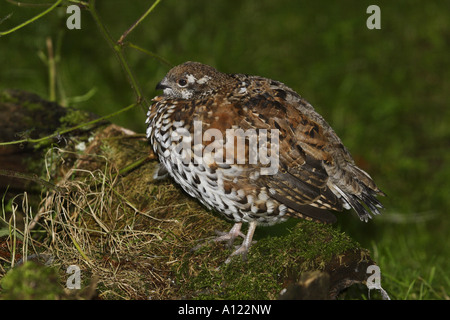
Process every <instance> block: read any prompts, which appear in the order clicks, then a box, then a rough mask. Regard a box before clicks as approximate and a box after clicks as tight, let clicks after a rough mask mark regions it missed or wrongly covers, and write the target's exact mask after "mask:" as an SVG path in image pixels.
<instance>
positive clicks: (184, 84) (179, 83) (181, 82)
mask: <svg viewBox="0 0 450 320" xmlns="http://www.w3.org/2000/svg"><path fill="white" fill-rule="evenodd" d="M178 85H179V86H180V87H185V86H186V85H187V81H186V79H180V80H178Z"/></svg>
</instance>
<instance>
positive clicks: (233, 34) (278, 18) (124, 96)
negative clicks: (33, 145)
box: [0, 0, 450, 299]
mask: <svg viewBox="0 0 450 320" xmlns="http://www.w3.org/2000/svg"><path fill="white" fill-rule="evenodd" d="M29 2H34V3H37V1H31V0H30V1H29ZM43 2H47V3H48V2H49V1H48V0H47V1H44V0H43ZM152 3H153V1H137V0H134V1H125V0H122V1H119V0H107V1H106V0H103V1H101V0H98V1H97V8H98V11H99V14H100V16H101V18H102V20H103V21H104V23H105V25H106V26H107V28H108V29H109V32H110V34H111V35H112V37H113V38H114V39H119V37H120V35H121V34H122V33H123V32H124V31H125V30H126V29H128V27H129V26H130V25H131V24H132V23H133V22H134V21H136V20H137V18H139V17H140V15H142V14H143V13H144V12H145V11H146V10H147V9H148V8H149V7H150V5H151V4H152ZM65 4H67V3H65ZM371 4H376V5H378V6H379V7H380V9H381V30H369V29H368V28H367V27H366V20H367V19H368V17H369V14H367V13H366V9H367V7H368V6H369V5H371ZM45 8H47V7H18V6H16V5H13V4H12V3H10V2H8V1H6V0H0V20H2V19H3V20H2V22H1V23H0V30H1V31H5V30H8V29H10V28H12V27H14V26H16V25H18V24H20V23H21V22H23V21H25V20H27V19H29V18H31V17H33V16H34V15H36V14H38V13H39V12H42V11H43V10H44V9H45ZM11 13H12V15H11V16H9V18H7V19H4V18H5V17H7V16H8V15H9V14H11ZM67 17H68V15H67V14H66V13H65V7H64V8H58V9H57V10H55V11H53V12H51V13H50V14H48V15H46V16H44V17H43V18H41V19H39V20H37V21H35V22H34V23H32V24H30V25H28V26H26V27H24V28H22V29H20V30H18V31H16V32H14V33H12V34H9V35H6V36H3V37H0V90H3V89H5V88H18V89H24V90H29V91H32V92H35V93H38V94H39V95H41V96H42V97H44V98H48V97H49V81H48V74H49V72H48V67H47V65H46V63H45V58H44V57H45V56H47V45H46V41H47V40H46V39H47V38H50V39H51V40H52V44H53V47H54V50H55V54H56V57H57V58H58V60H57V70H56V71H57V73H56V74H57V100H58V101H59V102H61V103H64V104H71V105H74V106H76V107H77V108H81V109H84V110H89V111H92V112H95V113H97V114H99V115H107V114H109V113H112V112H114V111H117V110H119V109H121V108H123V107H125V106H127V105H129V104H131V103H133V102H134V101H135V97H134V94H133V91H132V89H131V87H130V85H129V83H128V82H127V78H126V76H125V75H124V73H123V72H122V69H121V66H120V64H119V63H118V61H117V59H116V58H115V56H114V54H113V51H112V50H111V48H110V47H109V46H108V45H107V43H106V42H105V40H104V38H103V37H102V35H101V33H100V32H99V30H98V28H97V26H96V24H95V22H94V21H93V20H92V17H91V16H90V14H89V12H87V11H82V13H81V30H68V29H67V28H66V19H67ZM127 41H130V42H132V43H134V44H136V45H138V46H140V47H142V48H145V49H146V50H149V51H151V52H153V53H154V54H157V55H159V56H161V57H163V58H164V59H166V60H168V61H170V62H171V63H172V64H174V65H175V64H179V63H182V62H184V61H187V60H193V61H200V62H203V63H207V64H210V65H212V66H214V67H216V68H217V69H219V70H221V71H223V72H229V73H248V74H257V75H261V76H265V77H269V78H273V79H276V80H280V81H282V82H284V83H285V84H287V85H288V86H290V87H292V88H293V89H294V90H296V91H297V92H298V93H300V94H301V95H302V96H303V97H305V98H306V99H307V100H308V101H309V102H310V103H311V104H312V105H314V106H315V108H316V110H317V111H318V112H319V113H321V114H322V115H323V116H324V118H325V119H326V120H327V121H328V122H329V123H330V125H332V127H333V128H334V129H335V131H336V132H337V133H338V135H339V136H340V137H341V139H342V140H343V142H344V144H345V145H346V146H347V147H348V149H349V150H350V151H351V153H352V154H353V156H354V158H355V160H356V162H357V163H358V164H359V165H360V166H361V167H362V168H363V169H365V170H367V171H368V172H369V173H370V174H371V175H372V177H373V178H374V179H375V181H376V183H377V184H378V185H379V186H380V187H381V188H382V189H383V191H384V192H385V193H386V194H387V195H388V197H386V198H383V199H381V200H382V202H383V203H384V204H385V206H386V210H385V211H384V212H383V214H382V215H381V216H378V217H376V218H375V219H374V220H372V221H370V222H369V223H367V224H365V223H362V222H360V221H359V220H358V219H356V218H355V215H354V214H353V213H341V214H338V216H339V222H338V225H337V226H336V227H337V228H340V229H341V230H342V231H343V232H346V233H348V234H350V235H351V236H352V237H353V238H355V239H356V240H357V241H359V242H360V243H361V244H362V245H363V246H364V247H366V248H368V249H370V251H371V254H372V257H373V258H374V260H375V261H377V262H378V264H379V265H380V268H381V276H382V280H381V284H382V286H383V287H384V289H385V290H386V291H387V292H388V293H389V295H390V296H391V298H393V299H449V295H450V272H449V270H450V267H449V265H450V259H449V257H450V249H449V247H450V237H449V226H450V222H449V219H448V218H447V217H448V213H449V208H450V196H449V193H450V166H449V163H450V152H449V149H450V105H449V101H450V54H449V52H450V2H449V1H395V2H394V1H370V2H369V1H313V0H303V1H273V0H258V1H256V0H253V1H251V0H247V1H237V0H213V1H212V0H192V1H175V0H163V1H161V3H160V4H159V5H158V6H157V7H156V9H155V10H154V11H153V12H152V13H151V14H150V15H149V16H148V17H147V19H146V20H144V21H143V23H142V24H140V25H139V26H138V27H137V29H135V30H134V31H133V32H132V33H131V34H130V35H129V36H128V37H127ZM125 54H126V58H127V61H128V63H129V65H130V67H131V69H132V71H133V73H134V75H135V77H136V78H137V79H138V81H139V84H140V86H141V89H142V92H143V93H144V95H145V96H146V97H147V98H148V99H150V98H151V97H153V96H154V95H155V94H156V92H155V91H154V87H155V85H156V83H157V82H158V81H159V80H160V79H161V78H162V77H163V76H164V74H165V73H166V72H167V71H168V70H169V66H167V65H166V64H164V63H162V62H161V61H159V60H158V59H154V58H152V57H150V56H148V55H146V54H144V53H142V52H140V51H137V50H134V49H132V48H126V49H125ZM88 93H89V94H88ZM92 93H93V94H92ZM86 94H87V95H86ZM112 121H113V122H115V123H117V124H120V125H122V126H125V127H127V128H130V129H133V130H135V131H136V132H139V133H143V132H145V125H144V121H145V111H144V110H142V109H140V108H135V109H134V110H133V111H131V112H128V113H126V114H123V115H121V116H119V117H116V118H113V119H112ZM265 232H268V231H265V229H263V228H260V229H258V231H257V233H260V236H261V235H263V234H264V233H265Z"/></svg>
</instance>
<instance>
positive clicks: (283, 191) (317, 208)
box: [240, 81, 382, 222]
mask: <svg viewBox="0 0 450 320" xmlns="http://www.w3.org/2000/svg"><path fill="white" fill-rule="evenodd" d="M249 90H250V89H249ZM262 92H264V93H261V94H258V95H253V96H251V97H250V98H249V99H247V100H246V101H245V102H243V103H242V106H240V107H245V108H247V109H248V110H249V112H248V113H247V114H248V116H247V117H245V118H244V119H243V120H242V121H241V123H240V127H243V128H246V127H249V128H250V127H253V128H255V127H256V128H267V127H270V128H271V129H278V130H279V131H278V132H279V166H278V169H279V170H278V172H277V173H275V174H273V175H267V176H261V177H260V178H259V179H258V181H257V182H256V183H258V184H259V185H260V186H261V187H262V186H265V187H267V188H268V189H269V191H270V194H271V197H272V198H273V199H275V200H277V201H278V202H281V203H283V204H284V205H286V206H287V207H288V208H289V209H290V211H289V212H290V213H291V215H300V216H302V217H309V218H311V219H315V220H320V221H324V222H333V221H335V216H334V215H333V214H332V213H330V212H328V211H327V210H337V211H341V210H342V209H343V208H347V209H348V208H350V207H353V208H354V209H355V211H356V212H357V213H358V215H359V216H360V218H361V219H363V220H367V218H368V217H370V214H369V212H368V211H367V210H366V208H365V207H364V206H363V205H362V203H364V204H365V205H367V206H368V207H369V208H370V210H371V211H372V212H373V213H375V214H377V213H379V212H378V210H377V208H381V207H382V206H381V203H380V202H379V201H378V200H377V199H376V198H375V195H376V194H382V193H381V191H380V190H379V189H378V188H377V187H376V186H375V184H374V183H373V181H372V180H371V178H370V177H369V176H368V175H367V174H366V173H365V172H364V171H362V170H361V169H359V168H358V167H356V165H355V164H354V161H353V159H352V158H351V156H350V153H349V152H348V151H347V150H346V148H345V147H344V146H343V144H342V143H341V141H340V139H339V138H338V137H337V135H336V134H335V133H334V131H333V130H332V128H331V127H330V126H329V125H328V124H327V123H326V122H325V120H323V118H322V117H321V116H320V115H319V114H317V113H316V112H315V111H314V109H313V107H312V106H311V105H310V104H309V103H307V102H306V101H305V100H303V99H302V98H301V97H300V96H298V94H296V93H295V92H294V91H292V90H290V89H289V88H287V87H286V86H284V85H282V84H280V83H277V82H274V81H271V82H270V84H269V83H268V82H267V84H266V87H265V88H264V90H262Z"/></svg>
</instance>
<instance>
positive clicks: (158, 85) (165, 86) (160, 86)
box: [155, 79, 169, 90]
mask: <svg viewBox="0 0 450 320" xmlns="http://www.w3.org/2000/svg"><path fill="white" fill-rule="evenodd" d="M164 80H165V79H162V80H161V81H160V82H159V83H158V84H157V85H156V88H155V89H156V90H164V89H166V88H168V87H169V86H168V85H166V84H165V81H164Z"/></svg>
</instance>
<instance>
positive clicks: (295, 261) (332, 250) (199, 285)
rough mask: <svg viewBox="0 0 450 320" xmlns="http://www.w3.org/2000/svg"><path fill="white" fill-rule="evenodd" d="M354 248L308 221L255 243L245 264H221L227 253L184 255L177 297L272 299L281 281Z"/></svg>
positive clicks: (212, 249)
mask: <svg viewBox="0 0 450 320" xmlns="http://www.w3.org/2000/svg"><path fill="white" fill-rule="evenodd" d="M357 248H358V244H357V243H356V242H354V241H352V240H351V239H350V238H349V237H348V236H346V235H345V234H343V233H340V232H338V231H336V230H335V229H333V227H332V226H327V225H322V224H319V223H314V222H308V221H300V222H299V223H298V224H297V225H296V226H295V227H294V228H293V229H292V230H291V231H290V232H289V233H288V234H287V235H285V236H280V237H267V238H264V239H261V240H259V241H258V242H257V243H256V244H254V245H253V246H252V247H251V249H250V252H249V255H248V261H243V260H242V259H241V258H240V257H235V258H233V260H232V262H231V263H229V264H224V263H223V262H224V261H225V259H226V257H227V256H228V255H229V254H230V253H231V251H230V250H226V249H223V248H220V245H207V246H205V247H203V248H202V249H200V250H198V251H196V252H195V253H193V254H192V255H188V256H186V257H185V259H184V261H183V262H182V263H181V265H182V266H181V267H179V268H178V275H179V276H178V281H179V282H180V285H181V290H180V295H181V296H182V297H186V298H193V299H275V298H277V296H278V294H279V292H280V291H281V289H282V285H283V282H285V281H288V280H293V281H296V280H298V279H299V276H300V274H301V273H302V272H305V271H310V270H323V269H324V267H325V265H326V264H327V262H328V261H330V260H331V259H332V258H333V257H338V256H339V255H340V254H343V253H344V252H347V251H349V250H356V249H357ZM198 261H203V262H202V263H201V264H197V262H198ZM217 268H218V269H217Z"/></svg>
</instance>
